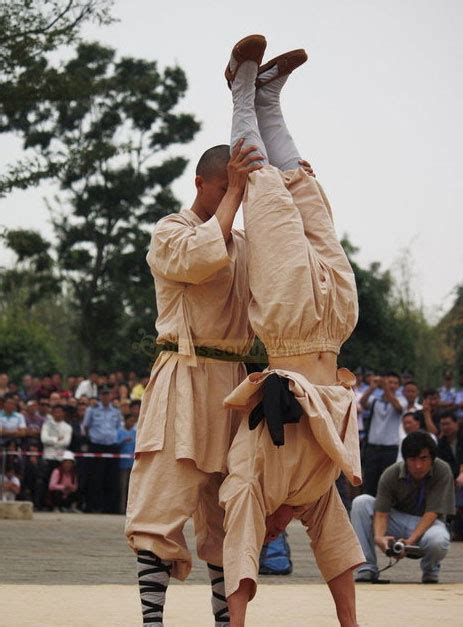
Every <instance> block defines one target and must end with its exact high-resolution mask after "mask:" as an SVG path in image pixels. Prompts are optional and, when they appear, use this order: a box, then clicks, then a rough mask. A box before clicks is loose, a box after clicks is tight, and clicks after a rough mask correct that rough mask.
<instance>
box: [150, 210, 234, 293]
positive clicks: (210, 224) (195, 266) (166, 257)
mask: <svg viewBox="0 0 463 627" xmlns="http://www.w3.org/2000/svg"><path fill="white" fill-rule="evenodd" d="M146 260H147V262H148V265H149V266H150V268H151V271H152V272H153V274H155V275H159V276H161V277H163V278H165V279H168V280H170V281H179V282H182V283H201V282H202V281H204V280H205V279H207V278H209V277H210V276H211V275H213V274H215V273H216V272H217V271H218V270H220V269H221V268H223V267H224V266H226V265H227V263H228V261H229V257H228V253H227V247H226V245H225V240H224V238H223V234H222V229H221V228H220V224H219V222H218V220H217V218H216V217H215V216H213V217H212V218H211V219H210V220H208V221H207V222H204V223H203V224H199V225H197V226H189V225H187V224H184V223H183V222H181V221H180V220H179V219H178V218H177V219H176V220H164V221H161V222H160V223H159V224H158V225H157V226H156V228H155V229H154V232H153V236H152V238H151V244H150V248H149V251H148V255H147V257H146Z"/></svg>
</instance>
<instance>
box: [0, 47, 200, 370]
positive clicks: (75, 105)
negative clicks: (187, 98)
mask: <svg viewBox="0 0 463 627" xmlns="http://www.w3.org/2000/svg"><path fill="white" fill-rule="evenodd" d="M33 75H40V80H39V81H37V87H36V89H37V92H36V93H35V94H34V95H33V97H30V98H28V97H24V93H25V85H26V84H28V83H29V82H30V81H31V80H32V76H33ZM186 88H187V81H186V77H185V74H184V72H183V71H182V70H181V69H180V68H178V67H173V68H169V67H168V68H166V69H164V71H161V70H159V69H158V67H157V64H156V62H154V61H146V60H143V59H133V58H122V59H117V58H116V54H115V51H114V50H113V49H111V48H108V47H105V46H101V45H100V44H98V43H79V44H78V46H77V47H76V49H75V54H74V55H73V56H72V58H70V59H69V60H68V61H67V62H66V63H64V64H62V65H61V66H60V67H55V66H52V65H50V63H49V62H48V60H47V59H46V58H45V57H40V56H37V57H36V58H35V60H34V62H33V63H31V64H30V66H29V67H28V68H27V71H26V70H25V71H24V72H23V74H21V76H20V77H19V78H16V79H15V80H11V81H10V82H9V83H8V85H6V84H4V85H3V86H0V110H1V111H3V116H0V123H1V124H2V128H3V130H9V131H13V132H16V133H18V134H19V135H20V136H21V137H22V138H23V142H24V148H25V149H27V150H29V151H30V150H33V151H34V152H35V154H36V155H37V158H38V159H39V163H40V164H42V165H41V166H40V167H44V166H43V164H44V163H47V164H48V166H49V169H50V171H52V170H53V171H54V172H55V178H56V179H57V180H58V182H59V186H60V190H61V193H60V194H59V195H58V196H57V197H56V199H55V202H54V203H51V204H50V208H51V211H52V221H53V225H54V229H55V235H56V239H57V244H56V247H55V251H54V257H55V258H56V263H57V267H58V269H59V275H60V278H61V280H64V281H65V284H66V287H67V290H68V293H69V295H70V297H71V298H72V299H73V304H74V307H75V309H76V310H77V311H78V312H79V319H78V322H77V324H78V328H77V337H78V339H79V341H80V342H81V343H82V345H83V346H84V347H85V349H86V351H87V353H88V355H89V360H90V364H91V366H92V367H99V366H102V365H105V366H107V364H109V363H112V362H113V361H114V357H115V356H116V355H117V356H118V357H119V358H120V353H121V352H122V351H121V350H119V348H118V347H120V346H131V344H132V343H133V341H134V340H135V339H136V338H134V337H133V333H134V329H133V327H134V326H136V327H137V329H138V328H145V329H150V328H153V324H154V319H153V309H154V307H153V303H154V294H153V282H152V277H151V276H150V273H149V271H148V269H147V266H146V261H145V256H146V250H147V248H148V244H149V239H150V232H151V229H152V226H153V224H154V223H155V222H156V221H157V220H159V219H160V218H161V217H162V216H164V215H167V214H168V213H171V212H172V211H177V210H178V209H179V204H178V202H177V200H176V199H175V197H174V195H173V193H172V191H171V188H170V185H171V184H172V183H173V181H174V180H175V179H176V178H177V177H178V176H180V175H181V174H182V172H183V171H184V169H185V166H186V163H187V162H186V160H185V159H184V158H183V157H180V156H170V157H168V158H164V159H162V158H160V153H161V152H162V151H163V150H165V149H166V148H168V147H169V146H170V145H172V144H175V143H186V142H189V141H190V140H191V139H192V138H193V137H194V135H195V133H196V132H197V130H198V129H199V124H198V122H197V121H196V120H195V119H194V117H193V116H192V115H189V114H186V113H182V112H176V111H175V109H176V106H177V104H178V103H179V101H180V100H181V98H183V96H184V94H185V91H186ZM26 91H27V90H26ZM28 95H29V96H30V95H31V94H30V93H29V92H27V93H26V96H28ZM19 102H20V103H21V104H20V105H19V104H18V103H19ZM64 164H65V165H64ZM44 169H45V170H46V167H45V168H44ZM26 178H27V177H26ZM25 237H26V235H25V234H24V233H22V234H21V236H20V238H19V239H20V241H19V244H21V238H23V240H24V238H25ZM7 243H8V245H9V246H10V247H11V248H13V249H14V250H15V252H16V253H17V254H18V257H19V256H20V255H19V253H22V252H24V251H25V254H26V255H27V251H28V249H29V248H30V246H29V242H26V241H24V242H23V244H24V245H23V249H24V250H19V249H18V242H17V241H16V243H15V242H12V241H8V242H7ZM15 246H16V248H15ZM28 259H29V263H30V264H32V257H31V255H29V256H28ZM38 259H39V256H38V255H37V256H36V260H35V262H34V263H37V262H38ZM40 259H41V260H42V262H44V256H43V254H42V256H41V257H40ZM12 272H13V271H12ZM10 279H11V280H10V283H12V282H14V281H17V280H18V279H19V277H18V276H17V275H14V274H13V275H11V277H10ZM148 295H149V296H148ZM134 317H135V318H136V321H137V322H136V324H135V325H134V323H133V322H132V319H133V318H134ZM124 350H126V349H124ZM127 357H128V358H129V357H131V356H129V355H128V356H127Z"/></svg>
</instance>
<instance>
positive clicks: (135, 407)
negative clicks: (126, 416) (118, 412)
mask: <svg viewBox="0 0 463 627" xmlns="http://www.w3.org/2000/svg"><path fill="white" fill-rule="evenodd" d="M140 407H141V401H139V400H137V399H134V400H132V401H130V415H131V416H132V417H133V418H135V420H138V418H139V417H140Z"/></svg>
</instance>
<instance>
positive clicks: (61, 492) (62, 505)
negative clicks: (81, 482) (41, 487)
mask: <svg viewBox="0 0 463 627" xmlns="http://www.w3.org/2000/svg"><path fill="white" fill-rule="evenodd" d="M74 462H75V457H74V453H72V452H71V451H64V453H63V458H62V460H61V462H60V465H59V466H58V468H55V469H54V471H53V472H52V473H51V477H50V484H49V494H50V500H51V502H52V504H53V509H54V511H56V510H58V509H59V511H60V512H63V511H70V510H71V511H78V510H77V508H76V500H77V486H78V484H77V474H76V471H75V467H74Z"/></svg>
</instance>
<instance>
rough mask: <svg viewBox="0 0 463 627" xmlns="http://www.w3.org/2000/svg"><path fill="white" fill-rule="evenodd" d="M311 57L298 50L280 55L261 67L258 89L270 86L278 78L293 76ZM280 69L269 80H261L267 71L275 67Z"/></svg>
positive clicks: (257, 81)
mask: <svg viewBox="0 0 463 627" xmlns="http://www.w3.org/2000/svg"><path fill="white" fill-rule="evenodd" d="M308 58H309V57H308V56H307V52H306V51H305V50H304V49H302V48H298V49H297V50H290V51H289V52H285V53H284V54H280V55H279V56H278V57H275V58H274V59H272V60H271V61H268V62H267V63H265V64H264V65H261V66H260V68H259V71H258V73H257V80H256V87H257V89H259V87H263V86H264V85H268V84H269V83H271V82H272V81H274V80H275V79H276V78H280V76H285V75H286V74H291V72H292V71H293V70H295V69H296V68H297V67H299V66H300V65H302V64H303V63H305V62H306V61H307V59H308ZM275 65H276V66H277V67H278V72H277V73H276V74H275V76H272V78H269V79H268V80H261V79H260V78H259V75H260V74H263V73H264V72H266V71H267V70H270V68H272V67H274V66H275Z"/></svg>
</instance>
